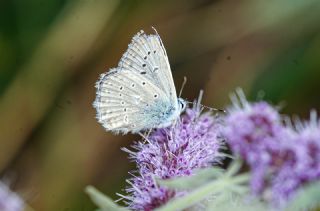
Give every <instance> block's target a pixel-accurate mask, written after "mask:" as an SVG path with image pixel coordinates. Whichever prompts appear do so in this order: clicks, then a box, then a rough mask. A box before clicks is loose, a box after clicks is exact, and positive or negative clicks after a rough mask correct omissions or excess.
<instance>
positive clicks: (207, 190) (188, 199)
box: [156, 174, 249, 211]
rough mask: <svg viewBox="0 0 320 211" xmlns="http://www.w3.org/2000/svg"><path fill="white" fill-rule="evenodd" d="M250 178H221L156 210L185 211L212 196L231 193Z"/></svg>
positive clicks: (242, 176)
mask: <svg viewBox="0 0 320 211" xmlns="http://www.w3.org/2000/svg"><path fill="white" fill-rule="evenodd" d="M248 179H249V176H248V175H246V174H242V175H238V176H235V177H224V176H222V177H220V178H218V179H216V180H214V181H211V182H209V183H206V184H204V185H202V186H200V187H199V188H197V189H195V190H194V191H192V192H190V193H189V194H188V195H186V196H183V197H180V198H176V199H173V200H171V201H169V202H168V203H167V204H165V205H164V206H162V207H160V208H159V209H156V210H157V211H171V210H172V211H176V210H183V209H186V208H189V207H191V206H192V205H195V204H196V203H198V202H200V201H202V200H204V199H206V198H208V197H211V196H212V195H216V194H217V195H218V194H223V192H224V191H226V190H227V191H229V190H230V189H231V188H232V187H234V186H237V185H241V184H243V183H247V181H248Z"/></svg>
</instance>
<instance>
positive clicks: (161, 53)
mask: <svg viewBox="0 0 320 211" xmlns="http://www.w3.org/2000/svg"><path fill="white" fill-rule="evenodd" d="M119 68H120V70H121V69H122V68H125V69H129V70H132V71H135V72H139V73H140V74H143V75H144V77H146V78H148V79H149V80H150V81H152V82H153V83H154V84H156V85H157V86H158V87H159V88H160V89H162V90H163V91H164V92H165V94H166V96H167V97H168V98H169V100H170V101H171V102H172V103H176V99H177V96H176V90H175V86H174V82H173V78H172V74H171V69H170V65H169V61H168V57H167V54H166V51H165V49H164V47H163V44H162V41H161V39H160V36H159V35H158V34H155V35H146V34H145V33H144V32H143V31H141V32H139V33H138V34H137V35H135V36H134V37H133V39H132V41H131V43H130V44H129V47H128V49H127V51H126V52H125V53H124V55H123V56H122V58H121V60H120V62H119Z"/></svg>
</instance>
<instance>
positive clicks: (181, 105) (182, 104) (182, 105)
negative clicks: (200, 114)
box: [178, 98, 187, 113]
mask: <svg viewBox="0 0 320 211" xmlns="http://www.w3.org/2000/svg"><path fill="white" fill-rule="evenodd" d="M178 105H179V110H180V113H181V112H183V111H184V110H185V109H186V107H187V102H186V101H185V100H184V99H182V98H178Z"/></svg>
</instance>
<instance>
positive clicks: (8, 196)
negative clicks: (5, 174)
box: [0, 182, 24, 211]
mask: <svg viewBox="0 0 320 211" xmlns="http://www.w3.org/2000/svg"><path fill="white" fill-rule="evenodd" d="M23 209H24V204H23V201H22V199H21V198H20V197H19V196H18V195H17V194H15V193H13V192H11V191H10V189H9V188H8V186H7V185H5V184H4V183H2V182H0V210H1V211H22V210H23Z"/></svg>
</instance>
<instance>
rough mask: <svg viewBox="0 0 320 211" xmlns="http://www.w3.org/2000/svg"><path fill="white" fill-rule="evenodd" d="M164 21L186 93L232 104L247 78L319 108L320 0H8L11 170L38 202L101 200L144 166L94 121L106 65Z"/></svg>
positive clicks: (4, 16) (260, 90)
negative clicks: (94, 193) (91, 195)
mask: <svg viewBox="0 0 320 211" xmlns="http://www.w3.org/2000/svg"><path fill="white" fill-rule="evenodd" d="M151 26H154V27H155V28H156V29H157V30H158V32H159V34H160V35H161V37H162V40H163V42H164V45H165V47H166V49H167V53H168V55H169V60H170V63H171V67H172V71H173V76H174V80H175V83H176V87H177V90H179V89H180V87H181V83H182V81H183V77H184V76H186V77H187V78H188V82H187V84H186V87H185V89H184V90H183V97H184V98H187V99H188V100H192V99H194V98H196V97H197V95H198V93H199V90H200V89H204V100H203V104H205V105H207V106H211V107H216V108H224V107H225V106H226V105H228V104H229V93H230V92H232V91H234V90H235V88H236V87H242V88H243V89H244V91H245V93H246V95H247V96H248V98H249V99H251V100H257V99H265V100H267V101H269V102H272V103H273V104H276V105H279V106H281V107H282V111H283V113H287V114H289V115H291V116H294V115H299V116H301V117H303V118H307V117H308V115H309V111H310V109H312V108H313V109H316V110H318V111H319V108H320V2H319V1H318V0H303V1H302V0H282V1H279V0H220V1H218V0H216V1H214V0H212V1H210V0H192V1H191V0H187V1H182V0H177V1H169V0H168V1H147V0H139V1H138V0H132V1H125V0H122V1H119V0H46V1H39V0H28V1H24V0H10V1H1V2H0V27H1V28H0V150H1V152H0V172H1V176H2V178H3V179H5V180H9V181H10V183H11V186H12V188H13V189H14V190H15V191H17V192H18V193H19V194H20V195H21V196H22V197H23V198H24V199H25V200H26V202H27V203H28V204H30V206H32V207H33V208H34V210H41V211H42V210H44V211H47V210H48V211H51V210H52V211H58V210H63V211H67V210H69V211H73V210H75V211H78V210H80V211H81V210H84V211H86V210H93V208H94V206H93V205H92V203H91V202H90V200H89V199H88V197H87V196H86V195H85V193H84V191H83V190H84V187H85V186H86V185H88V184H92V185H94V186H96V187H97V188H98V189H100V190H102V191H103V192H105V193H106V194H108V195H109V196H111V197H112V198H114V199H117V196H116V195H115V193H116V192H120V193H123V191H122V189H123V188H124V187H125V186H126V183H125V179H126V178H128V177H129V175H128V171H129V170H130V169H133V168H134V166H133V164H132V163H130V162H129V161H128V159H127V154H126V153H124V152H122V151H121V150H120V148H121V147H125V146H129V145H130V143H132V142H133V141H134V140H138V137H137V136H133V135H126V136H115V135H113V134H111V133H108V132H105V131H104V130H103V128H102V127H101V126H100V125H99V124H98V123H97V122H96V120H95V110H94V109H93V108H92V102H93V100H94V98H95V88H94V84H95V81H96V80H97V79H98V76H99V74H100V73H102V72H105V71H108V69H109V68H111V67H115V66H116V65H117V63H118V61H119V59H120V58H121V56H122V54H123V52H124V51H125V50H126V48H127V45H128V43H129V42H130V40H131V38H132V36H133V35H134V34H135V33H137V32H138V31H139V30H140V29H144V30H145V31H146V32H149V33H152V32H153V31H152V29H151Z"/></svg>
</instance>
